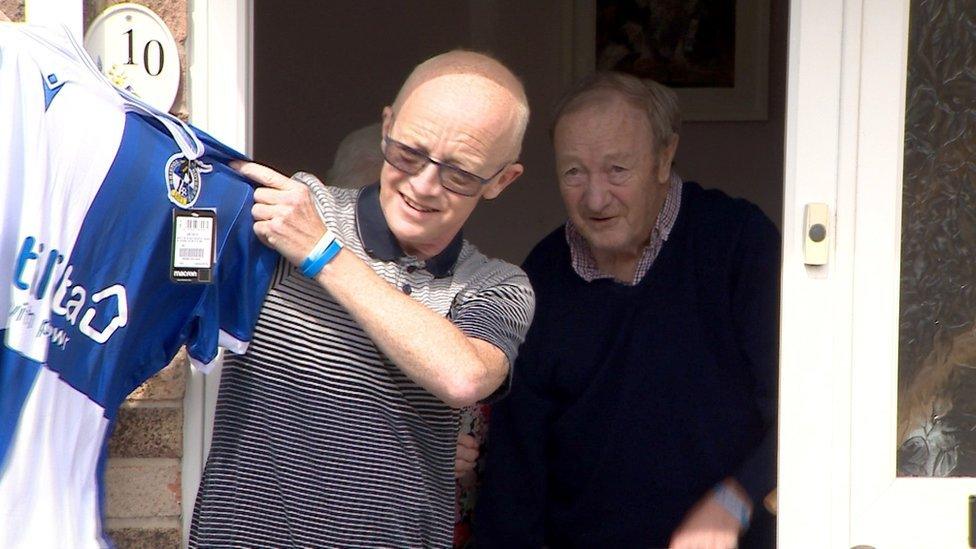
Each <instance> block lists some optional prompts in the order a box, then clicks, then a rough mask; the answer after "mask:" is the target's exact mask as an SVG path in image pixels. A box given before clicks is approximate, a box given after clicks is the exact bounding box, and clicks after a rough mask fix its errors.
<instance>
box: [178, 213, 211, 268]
mask: <svg viewBox="0 0 976 549" xmlns="http://www.w3.org/2000/svg"><path fill="white" fill-rule="evenodd" d="M216 240H217V212H216V211H214V210H177V209H174V210H173V253H172V256H171V257H170V263H169V264H170V271H169V277H170V279H171V280H172V281H173V282H198V283H199V282H203V283H209V282H212V281H213V266H214V252H215V248H214V242H215V241H216Z"/></svg>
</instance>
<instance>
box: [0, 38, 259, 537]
mask: <svg viewBox="0 0 976 549" xmlns="http://www.w3.org/2000/svg"><path fill="white" fill-rule="evenodd" d="M0 120H2V121H3V122H2V123H0V197H2V202H0V204H2V205H0V282H2V283H3V284H4V285H5V286H6V288H4V289H2V290H0V313H2V314H3V316H2V317H0V319H2V322H0V335H2V337H3V347H2V348H0V547H27V546H30V547H90V546H95V547H97V546H104V545H106V541H105V539H104V537H103V535H102V532H101V509H102V507H103V498H104V496H103V491H102V471H103V469H104V462H105V457H106V446H107V444H106V439H107V435H108V434H109V433H110V431H111V429H112V425H113V421H114V419H115V415H116V410H117V408H118V407H119V405H120V403H122V401H123V400H124V399H125V397H126V395H128V394H129V392H131V391H132V390H133V389H134V388H136V387H137V386H138V385H139V384H140V383H142V382H143V381H145V380H146V379H147V378H149V377H150V376H152V375H153V374H154V373H155V372H156V371H158V370H159V369H160V368H162V367H163V366H165V365H166V364H167V362H168V361H169V360H170V359H171V358H172V357H173V356H174V354H175V353H176V352H177V350H178V349H179V347H180V346H181V345H186V346H187V349H188V352H189V355H190V357H191V359H192V361H193V362H194V363H195V364H197V365H207V364H209V363H211V362H212V361H214V360H215V358H216V356H217V347H218V345H222V346H226V347H229V348H232V349H234V350H236V351H238V352H241V351H243V348H244V347H245V346H246V342H247V341H248V340H249V339H250V335H251V331H252V329H253V325H254V322H255V320H256V317H257V313H258V310H259V308H260V305H261V301H262V299H263V296H264V293H265V291H266V289H267V286H268V282H269V280H270V274H271V272H272V270H273V268H274V264H275V261H276V260H277V255H276V254H274V253H273V252H272V251H270V250H269V249H267V248H265V247H263V246H262V245H261V244H260V243H259V242H258V241H257V239H256V237H255V236H254V235H253V232H252V229H251V225H252V219H251V214H250V208H251V205H252V192H253V191H252V189H251V187H250V186H249V185H248V184H247V183H246V182H245V181H244V180H243V179H242V178H241V177H240V176H238V175H237V174H236V173H235V172H233V170H231V169H230V168H228V167H227V166H226V164H225V162H226V161H228V160H229V159H231V158H239V157H240V155H239V154H237V153H235V152H234V151H232V150H230V149H228V148H226V147H225V146H223V145H221V144H219V143H217V142H215V141H213V140H212V139H211V138H209V136H206V135H204V134H202V133H200V132H196V131H194V130H193V129H192V128H190V127H189V126H187V125H186V124H184V123H182V122H180V121H179V120H178V119H176V118H174V117H172V116H170V115H167V114H164V113H159V112H158V111H154V110H153V109H152V108H150V107H148V106H146V105H145V104H143V103H142V102H141V101H140V100H138V99H137V98H135V97H133V96H131V95H130V94H127V93H125V92H119V91H118V90H116V89H114V88H113V87H112V86H111V85H110V84H109V83H108V82H107V81H106V80H105V79H104V78H103V77H102V76H101V74H99V72H98V71H97V69H96V68H95V67H94V65H93V63H92V61H91V59H90V58H88V57H87V55H86V54H85V53H84V50H83V49H82V48H81V47H80V46H78V45H77V43H76V42H75V41H74V40H73V39H72V38H71V37H70V35H69V34H68V33H66V32H63V31H54V30H51V29H42V28H33V27H29V26H25V25H19V24H11V23H0ZM190 207H192V208H197V209H208V210H211V211H213V212H215V214H216V218H217V221H216V239H215V242H214V243H213V257H214V260H215V264H214V268H213V270H212V282H211V283H177V282H173V281H171V279H170V274H171V269H170V255H171V247H172V245H173V243H172V240H173V236H172V234H173V233H172V224H173V219H174V217H173V212H174V210H175V211H184V210H186V209H187V208H190Z"/></svg>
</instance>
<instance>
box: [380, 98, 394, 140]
mask: <svg viewBox="0 0 976 549" xmlns="http://www.w3.org/2000/svg"><path fill="white" fill-rule="evenodd" d="M392 126H393V107H391V106H389V105H387V106H385V107H383V137H386V136H388V135H390V128H391V127H392ZM380 140H381V141H382V137H381V138H380Z"/></svg>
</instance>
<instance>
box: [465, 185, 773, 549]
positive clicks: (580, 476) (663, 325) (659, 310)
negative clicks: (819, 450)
mask: <svg viewBox="0 0 976 549" xmlns="http://www.w3.org/2000/svg"><path fill="white" fill-rule="evenodd" d="M564 230H565V229H564V228H563V227H560V228H559V229H557V230H556V231H554V232H553V233H551V234H550V235H549V236H547V237H546V238H545V239H544V240H542V242H540V243H539V244H538V245H537V246H536V247H535V249H534V250H533V251H532V252H531V254H530V255H529V257H528V258H527V259H526V261H525V263H524V265H523V268H524V269H525V271H526V272H527V273H528V275H529V278H530V279H531V281H532V285H533V287H534V288H535V291H536V315H535V321H534V322H533V324H532V328H531V329H530V331H529V334H528V337H527V339H526V341H525V344H524V345H523V346H522V349H521V351H520V354H519V358H518V360H517V361H516V364H515V367H514V371H513V376H514V379H513V383H512V389H511V393H510V394H509V395H508V397H506V398H505V399H504V400H502V401H500V402H499V403H498V404H496V405H495V407H494V409H493V410H492V417H491V426H490V434H489V443H488V444H489V448H488V454H487V470H486V473H485V479H484V484H483V485H482V489H481V493H480V495H479V502H478V508H477V511H476V513H475V520H476V528H475V535H476V539H477V543H478V546H479V547H482V546H485V547H541V546H542V545H543V544H544V543H545V544H547V545H549V546H550V547H587V546H597V545H602V546H604V547H658V546H666V545H667V543H668V540H669V539H670V536H671V533H672V532H673V531H674V529H675V528H676V527H677V526H678V525H679V523H680V522H681V520H682V518H683V517H684V516H685V513H687V512H688V510H689V509H690V508H691V507H692V506H693V505H694V504H695V502H697V501H698V500H699V499H700V498H702V497H703V496H704V495H705V494H706V493H707V492H708V491H709V489H711V488H712V487H714V486H715V485H716V484H717V483H718V482H719V481H721V480H722V479H723V478H725V477H728V476H733V477H735V478H736V480H738V481H739V482H740V483H741V484H742V485H743V486H744V487H745V488H746V490H747V491H748V492H749V494H750V496H751V497H752V499H753V501H754V502H755V507H756V509H757V511H756V515H757V516H759V514H760V513H761V512H762V511H761V509H762V504H761V501H762V498H763V497H764V496H765V495H766V494H767V493H768V492H769V491H770V490H771V489H772V488H773V487H774V483H775V460H776V458H775V452H776V439H775V433H776V428H775V422H776V384H777V360H778V359H777V335H778V301H779V271H780V252H779V250H780V238H779V234H778V232H777V230H776V228H775V227H774V226H773V224H772V223H771V222H770V221H769V219H768V218H767V217H766V216H765V215H763V214H762V212H761V211H760V210H759V209H758V208H756V207H755V206H753V205H752V204H749V203H748V202H745V201H743V200H733V199H731V198H729V197H728V196H726V195H725V194H723V193H721V192H719V191H705V190H703V189H702V188H701V187H700V186H698V185H697V184H695V183H691V182H687V183H685V184H684V186H683V194H682V200H681V209H680V211H679V214H678V218H677V220H676V222H675V226H674V228H673V229H672V232H671V235H670V238H669V239H668V241H667V242H666V243H665V245H664V247H663V248H662V250H661V252H660V255H659V256H658V258H657V259H656V260H655V262H654V264H653V265H652V267H651V269H650V270H649V271H648V273H647V274H646V275H645V276H644V278H643V279H642V280H641V281H640V283H638V284H637V285H636V286H626V285H623V284H620V283H617V282H615V281H613V280H610V279H602V280H595V281H593V282H589V283H588V282H586V281H584V280H583V279H581V278H580V277H579V276H578V275H577V274H576V273H575V272H574V271H573V269H572V266H571V264H570V252H569V247H568V245H567V243H566V239H565V233H564ZM758 522H759V523H757V522H756V521H754V529H759V528H764V527H765V524H764V523H765V521H758ZM760 523H763V524H760ZM755 533H756V532H753V534H755ZM750 537H752V536H750Z"/></svg>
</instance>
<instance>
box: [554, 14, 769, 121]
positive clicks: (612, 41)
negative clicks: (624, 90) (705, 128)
mask: <svg viewBox="0 0 976 549" xmlns="http://www.w3.org/2000/svg"><path fill="white" fill-rule="evenodd" d="M571 1H572V6H571V8H570V9H569V10H568V12H569V13H571V19H572V21H571V22H570V23H569V25H568V27H569V28H568V30H567V32H566V33H565V34H564V36H565V37H566V39H567V40H568V41H571V44H568V46H567V51H568V52H570V53H569V55H570V56H571V59H570V60H569V63H568V65H569V66H570V67H571V70H570V72H571V77H572V78H573V79H575V78H579V77H581V76H583V75H585V74H588V73H590V72H592V71H594V70H619V71H622V72H627V73H630V74H633V75H635V76H638V77H640V78H650V79H654V80H656V81H658V82H660V83H662V84H665V85H667V86H669V87H670V88H671V89H673V90H674V91H675V92H676V93H677V94H678V100H679V102H680V104H681V110H682V115H683V118H684V119H685V120H688V121H707V120H765V119H766V116H767V104H766V103H767V92H768V76H769V75H768V71H769V0H571Z"/></svg>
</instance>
